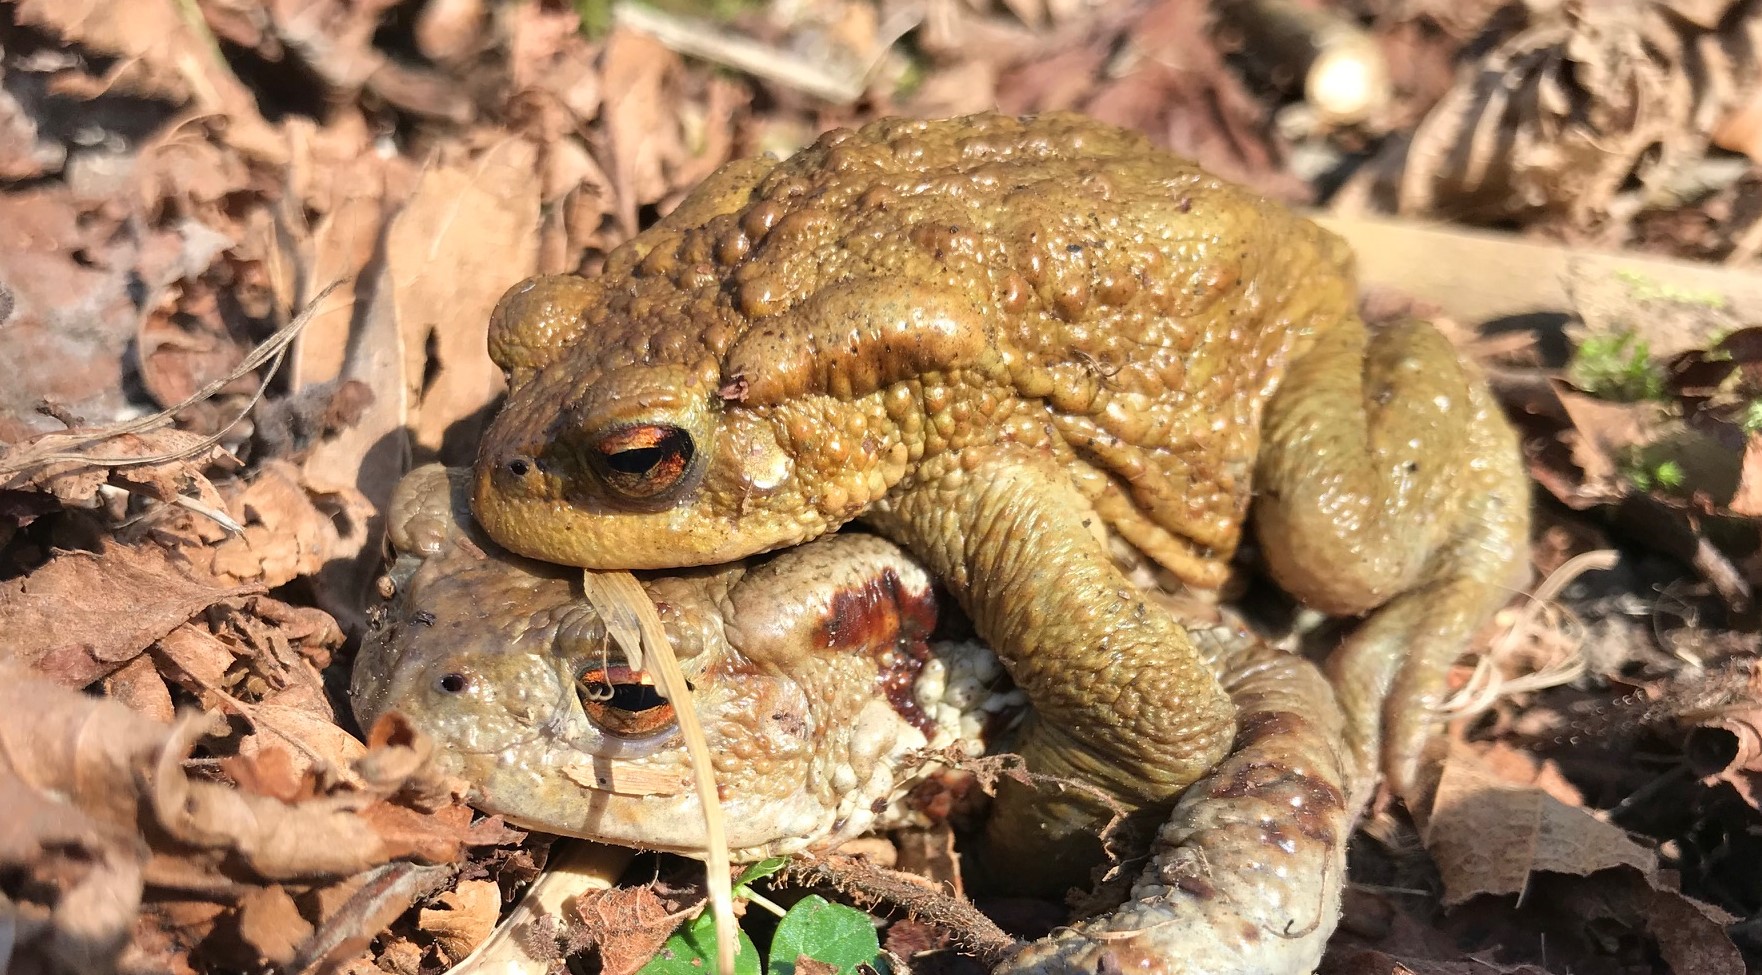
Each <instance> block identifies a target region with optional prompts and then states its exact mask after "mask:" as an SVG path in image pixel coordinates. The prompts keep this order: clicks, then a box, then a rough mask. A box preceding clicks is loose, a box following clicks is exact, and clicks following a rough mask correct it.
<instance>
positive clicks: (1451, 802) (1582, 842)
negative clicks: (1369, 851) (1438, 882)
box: [1424, 742, 1658, 906]
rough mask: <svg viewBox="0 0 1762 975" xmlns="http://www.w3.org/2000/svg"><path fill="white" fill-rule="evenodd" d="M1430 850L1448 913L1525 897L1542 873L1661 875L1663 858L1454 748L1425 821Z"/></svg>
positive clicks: (1468, 750) (1470, 752) (1460, 745)
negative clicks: (1627, 870)
mask: <svg viewBox="0 0 1762 975" xmlns="http://www.w3.org/2000/svg"><path fill="white" fill-rule="evenodd" d="M1424 839H1425V844H1426V848H1427V849H1428V850H1429V851H1430V852H1431V854H1432V858H1433V859H1434V860H1436V861H1437V864H1438V872H1439V874H1441V875H1442V877H1443V881H1444V897H1443V902H1444V904H1445V906H1455V905H1459V904H1462V903H1464V902H1466V901H1468V900H1469V899H1471V898H1473V897H1475V896H1476V895H1479V894H1519V893H1521V892H1522V891H1524V890H1525V889H1526V888H1527V887H1528V885H1529V883H1530V880H1531V877H1532V876H1533V875H1535V874H1537V873H1539V872H1541V871H1550V872H1553V873H1563V874H1574V875H1588V874H1592V873H1595V872H1597V871H1599V870H1607V869H1609V868H1612V867H1617V866H1630V867H1633V868H1635V869H1636V870H1639V871H1640V872H1641V873H1642V874H1643V875H1645V876H1647V877H1652V876H1655V875H1656V872H1657V869H1658V864H1657V856H1656V854H1654V853H1653V852H1652V851H1650V850H1647V849H1645V848H1643V847H1641V846H1640V845H1639V844H1637V843H1635V842H1634V841H1633V840H1631V839H1629V838H1628V835H1627V833H1626V832H1624V831H1622V830H1621V829H1619V828H1617V827H1615V826H1611V825H1609V824H1608V823H1605V822H1602V821H1601V820H1598V819H1597V818H1595V817H1593V816H1592V815H1591V814H1590V813H1588V812H1587V811H1585V810H1584V809H1583V808H1580V807H1574V806H1569V805H1567V804H1565V803H1563V802H1561V801H1560V800H1558V799H1556V798H1554V797H1553V796H1550V795H1549V794H1548V793H1547V792H1545V791H1544V790H1542V789H1541V788H1537V787H1535V786H1527V785H1526V786H1513V785H1512V784H1511V783H1510V782H1509V781H1508V780H1506V779H1503V778H1500V777H1498V776H1497V775H1495V774H1494V773H1493V772H1492V770H1491V769H1489V768H1488V766H1487V765H1486V763H1485V762H1483V761H1482V760H1481V758H1480V757H1479V756H1478V755H1476V753H1475V752H1474V750H1473V749H1471V748H1470V747H1469V746H1467V745H1465V744H1463V743H1461V742H1455V743H1453V744H1452V746H1451V750H1450V754H1449V757H1448V758H1447V759H1446V760H1445V762H1444V766H1443V775H1442V778H1441V780H1440V781H1439V783H1438V789H1437V794H1436V797H1435V798H1434V799H1433V802H1432V809H1431V814H1430V817H1429V819H1428V820H1427V822H1426V826H1425V831H1424Z"/></svg>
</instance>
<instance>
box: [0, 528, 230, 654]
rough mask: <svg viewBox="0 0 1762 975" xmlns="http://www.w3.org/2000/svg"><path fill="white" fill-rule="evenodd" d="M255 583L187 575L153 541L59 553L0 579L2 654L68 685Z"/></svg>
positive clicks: (181, 564)
mask: <svg viewBox="0 0 1762 975" xmlns="http://www.w3.org/2000/svg"><path fill="white" fill-rule="evenodd" d="M260 589H261V587H259V586H236V587H227V586H222V585H220V584H218V583H217V582H215V581H214V580H211V579H204V578H201V577H198V576H193V575H191V574H190V573H189V571H188V570H187V569H186V568H185V565H184V561H183V560H182V559H180V558H178V557H176V556H174V555H172V554H170V553H168V552H166V551H165V550H164V549H161V548H159V547H158V546H156V545H142V546H133V547H131V546H123V545H110V546H106V547H105V548H104V550H103V551H101V552H96V553H94V552H80V551H75V552H61V553H59V554H57V555H56V556H55V557H54V558H53V559H51V560H50V561H49V562H48V563H47V564H45V565H43V566H42V567H40V568H38V569H37V570H36V571H34V572H32V573H30V574H29V575H27V576H24V577H21V578H18V579H13V580H10V581H8V582H5V583H3V584H0V632H3V633H6V634H7V635H8V639H7V641H6V647H5V660H0V663H5V662H12V663H18V664H23V665H25V666H27V667H30V668H31V669H32V670H34V671H35V672H36V673H37V674H39V675H41V676H45V677H49V678H52V679H54V680H55V681H57V682H59V683H61V684H62V685H63V686H66V687H70V688H79V687H84V686H85V685H87V684H89V683H91V682H92V681H94V680H97V679H98V678H100V677H103V676H105V675H107V674H110V673H112V672H114V671H115V670H117V669H119V668H120V667H122V665H123V664H125V663H127V662H128V661H129V660H131V659H133V658H134V657H135V656H137V655H139V654H140V653H141V652H142V651H144V650H146V649H147V647H148V645H150V644H151V643H153V641H155V640H157V639H159V638H160V637H162V636H165V635H166V634H167V633H170V632H171V631H172V630H174V629H176V628H177V627H178V625H179V624H181V623H183V622H184V621H185V620H187V619H189V618H190V617H191V616H194V615H195V614H197V613H199V612H201V611H202V610H204V609H206V608H208V607H209V606H212V605H214V604H215V603H217V602H219V601H221V600H223V599H229V598H232V597H235V596H241V595H245V594H247V593H252V592H257V591H259V590H260Z"/></svg>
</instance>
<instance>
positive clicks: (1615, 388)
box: [1566, 331, 1664, 402]
mask: <svg viewBox="0 0 1762 975" xmlns="http://www.w3.org/2000/svg"><path fill="white" fill-rule="evenodd" d="M1566 378H1567V380H1568V381H1570V382H1571V383H1572V384H1573V385H1574V386H1577V387H1578V388H1580V389H1582V390H1584V391H1585V392H1587V393H1589V394H1590V395H1592V396H1596V397H1598V398H1600V399H1611V400H1620V401H1622V402H1637V401H1639V400H1649V399H1662V398H1663V396H1664V373H1663V371H1662V370H1660V369H1659V368H1658V367H1657V366H1656V365H1654V364H1653V362H1652V350H1651V347H1650V346H1648V345H1647V344H1646V342H1645V341H1644V340H1643V339H1641V338H1640V337H1639V336H1637V335H1635V334H1634V333H1633V332H1631V331H1628V332H1614V333H1610V334H1605V335H1591V336H1588V337H1587V338H1586V339H1585V340H1584V341H1583V342H1580V343H1579V346H1578V348H1577V349H1575V350H1573V353H1572V361H1571V362H1569V363H1567V365H1566Z"/></svg>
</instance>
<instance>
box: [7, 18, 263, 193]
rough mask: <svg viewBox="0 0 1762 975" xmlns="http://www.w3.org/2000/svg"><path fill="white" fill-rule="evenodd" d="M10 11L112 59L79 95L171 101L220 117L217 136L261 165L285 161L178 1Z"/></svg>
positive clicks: (247, 96)
mask: <svg viewBox="0 0 1762 975" xmlns="http://www.w3.org/2000/svg"><path fill="white" fill-rule="evenodd" d="M13 9H14V11H15V14H14V16H16V17H17V18H18V20H19V22H20V23H22V24H26V25H30V26H33V27H39V28H42V29H43V30H46V31H48V32H50V33H52V34H54V35H56V36H59V37H63V38H66V39H67V40H68V41H70V42H72V43H74V44H78V45H80V46H83V47H87V48H91V49H93V50H96V51H100V52H103V53H105V54H109V55H113V56H115V57H116V58H117V61H116V66H115V67H114V68H113V69H112V70H111V72H110V76H109V77H107V78H105V79H103V80H102V81H100V82H95V83H94V84H93V85H92V86H91V88H90V90H89V91H88V92H85V93H84V94H85V95H87V96H88V97H89V96H92V95H97V94H100V93H113V92H129V93H135V94H139V95H142V96H145V97H148V98H165V99H169V100H171V101H173V102H175V103H177V104H180V105H186V106H188V107H189V108H190V109H191V110H192V111H193V112H194V113H195V114H196V115H197V116H218V117H220V118H221V119H224V120H225V125H224V126H222V127H220V138H222V139H224V140H225V141H226V142H227V143H228V144H229V145H231V146H233V147H234V148H237V149H239V150H240V151H242V152H246V153H248V154H250V155H253V156H256V157H258V158H259V159H261V160H263V161H265V162H270V163H278V162H282V161H283V160H284V159H285V156H284V155H283V145H282V142H281V140H280V139H279V138H278V137H277V136H276V134H275V132H274V130H272V129H271V128H270V127H269V125H268V124H267V123H266V122H264V121H263V117H262V116H261V115H259V114H258V112H257V101H256V99H255V98H254V97H253V96H252V94H251V92H250V91H249V90H247V89H246V88H245V86H244V85H242V84H240V83H239V79H238V78H237V77H235V76H234V75H233V73H232V70H231V69H230V68H228V67H227V65H226V62H225V60H223V59H222V58H221V55H220V50H219V48H218V47H217V46H216V45H215V44H214V41H213V38H212V37H211V36H209V35H208V34H207V32H206V30H205V29H203V28H200V27H199V26H198V24H199V21H196V20H193V19H192V18H191V17H189V16H186V13H187V11H188V8H185V7H183V6H182V5H181V4H179V3H177V2H176V0H130V2H128V3H125V4H116V3H108V2H105V0H19V2H18V3H16V4H14V5H13ZM64 93H65V94H68V95H74V94H76V93H75V92H73V91H65V92H64Z"/></svg>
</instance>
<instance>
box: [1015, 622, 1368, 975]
mask: <svg viewBox="0 0 1762 975" xmlns="http://www.w3.org/2000/svg"><path fill="white" fill-rule="evenodd" d="M1194 639H1195V642H1196V643H1197V644H1198V645H1199V646H1200V647H1201V649H1202V650H1205V651H1206V655H1207V656H1209V657H1226V658H1227V659H1228V662H1227V666H1226V670H1225V674H1224V687H1225V688H1226V689H1227V690H1228V691H1229V694H1230V698H1231V700H1233V701H1234V702H1235V703H1236V707H1237V715H1238V722H1239V725H1240V727H1239V729H1238V730H1237V732H1236V739H1235V742H1234V744H1233V745H1232V747H1231V749H1230V754H1229V755H1228V756H1227V757H1226V758H1224V759H1223V760H1222V761H1221V762H1219V763H1218V765H1217V768H1215V769H1214V770H1212V771H1211V772H1210V773H1209V774H1208V775H1206V776H1205V777H1204V778H1202V779H1200V780H1199V781H1198V782H1195V783H1194V784H1193V785H1192V786H1191V787H1190V788H1188V789H1187V791H1186V792H1185V793H1183V794H1182V795H1181V800H1180V802H1179V803H1178V804H1177V805H1176V806H1175V809H1174V812H1173V814H1172V815H1170V816H1169V818H1168V822H1167V823H1166V824H1165V825H1164V826H1163V827H1162V829H1161V830H1160V831H1159V832H1158V833H1157V837H1156V841H1155V843H1154V844H1152V846H1151V850H1150V862H1149V864H1148V865H1147V866H1146V867H1145V868H1144V870H1143V872H1142V873H1140V874H1139V876H1138V879H1137V882H1136V883H1134V884H1133V886H1132V892H1131V895H1130V896H1129V897H1128V898H1127V899H1126V902H1125V903H1124V904H1122V905H1121V906H1119V907H1118V908H1116V909H1114V910H1112V911H1109V912H1107V913H1106V914H1102V915H1099V916H1096V917H1092V918H1088V919H1086V920H1083V921H1079V922H1078V923H1076V924H1073V925H1071V926H1070V927H1067V928H1060V929H1059V930H1058V931H1056V932H1054V933H1053V934H1052V935H1051V936H1050V937H1047V938H1043V939H1041V940H1040V941H1036V942H1034V943H1033V944H1030V945H1028V946H1027V947H1026V948H1024V949H1023V950H1022V951H1020V952H1018V953H1017V954H1015V955H1014V956H1012V957H1011V958H1010V959H1009V960H1007V961H1005V962H1004V963H1003V964H1002V965H1000V966H999V967H998V968H997V970H996V972H995V973H994V975H1093V973H1124V972H1134V973H1140V975H1300V973H1304V972H1310V971H1314V969H1315V966H1316V964H1317V963H1318V962H1320V960H1321V955H1322V949H1323V948H1325V947H1326V946H1327V943H1328V937H1329V935H1331V934H1332V933H1333V931H1334V927H1335V925H1336V924H1337V923H1338V921H1339V916H1340V894H1341V891H1342V890H1343V889H1344V887H1345V884H1346V874H1345V871H1346V841H1347V838H1348V837H1349V836H1350V835H1351V832H1352V821H1353V819H1354V818H1355V817H1356V815H1357V807H1356V806H1355V805H1352V804H1350V801H1349V800H1348V796H1349V795H1351V794H1353V793H1355V792H1357V791H1360V790H1359V788H1358V787H1357V786H1356V783H1355V782H1354V781H1353V770H1352V769H1351V768H1350V766H1349V765H1348V763H1347V761H1346V756H1345V755H1344V754H1343V753H1342V751H1341V749H1340V744H1339V743H1340V731H1341V724H1342V718H1341V714H1340V709H1339V707H1338V706H1337V705H1336V704H1335V701H1334V695H1333V692H1332V689H1331V688H1330V687H1329V686H1328V683H1327V681H1326V680H1325V679H1323V677H1322V675H1321V672H1320V671H1319V670H1318V669H1317V668H1316V667H1315V665H1314V664H1311V663H1310V662H1309V661H1307V660H1304V659H1303V658H1301V657H1296V656H1292V655H1289V654H1285V653H1281V652H1278V651H1276V650H1274V649H1272V648H1270V647H1267V646H1266V645H1265V644H1264V643H1263V642H1261V641H1260V640H1258V639H1256V638H1254V637H1253V636H1251V635H1249V634H1247V633H1243V632H1240V631H1232V630H1226V629H1224V628H1222V627H1218V628H1213V629H1210V630H1198V631H1195V632H1194ZM1214 648H1216V649H1218V650H1221V651H1222V652H1221V653H1219V652H1213V649H1214Z"/></svg>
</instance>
